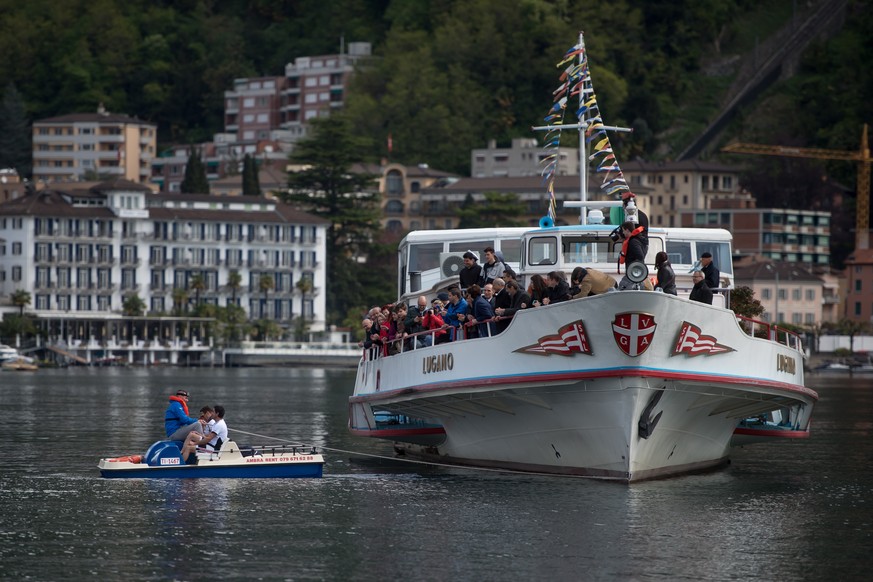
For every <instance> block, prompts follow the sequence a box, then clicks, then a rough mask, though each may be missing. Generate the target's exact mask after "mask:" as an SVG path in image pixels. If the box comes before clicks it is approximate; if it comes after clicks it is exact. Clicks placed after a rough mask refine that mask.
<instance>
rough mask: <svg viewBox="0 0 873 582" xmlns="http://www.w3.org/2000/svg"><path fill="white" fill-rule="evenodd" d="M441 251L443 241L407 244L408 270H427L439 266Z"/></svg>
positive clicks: (411, 271)
mask: <svg viewBox="0 0 873 582" xmlns="http://www.w3.org/2000/svg"><path fill="white" fill-rule="evenodd" d="M441 252H443V243H441V242H438V243H421V244H413V245H410V246H409V272H410V273H413V272H419V273H421V272H422V271H427V270H428V269H438V268H439V266H440V253H441Z"/></svg>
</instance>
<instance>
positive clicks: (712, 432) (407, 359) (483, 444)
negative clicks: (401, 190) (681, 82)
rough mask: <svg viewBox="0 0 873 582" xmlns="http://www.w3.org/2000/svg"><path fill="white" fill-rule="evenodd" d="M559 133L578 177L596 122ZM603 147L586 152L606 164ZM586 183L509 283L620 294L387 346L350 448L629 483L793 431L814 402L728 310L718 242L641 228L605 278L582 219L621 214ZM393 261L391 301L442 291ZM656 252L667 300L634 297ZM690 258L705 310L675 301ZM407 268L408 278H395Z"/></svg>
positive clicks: (786, 347) (532, 241)
mask: <svg viewBox="0 0 873 582" xmlns="http://www.w3.org/2000/svg"><path fill="white" fill-rule="evenodd" d="M584 52H585V50H584V43H583V41H582V37H581V36H580V40H579V44H578V45H576V46H575V47H573V49H571V51H568V54H573V55H578V56H579V58H580V65H579V67H575V66H574V68H573V71H582V74H583V80H582V81H580V82H583V85H582V87H581V90H580V89H579V88H578V87H576V86H575V85H573V83H571V82H570V81H568V89H567V91H568V93H569V92H571V91H572V92H576V93H580V94H582V95H584V96H585V99H588V101H586V103H587V107H586V109H587V111H588V112H591V111H592V110H593V109H594V108H592V107H591V103H592V101H591V97H592V95H593V93H592V90H591V89H590V77H587V76H586V75H587V60H586V61H584V62H583V61H581V59H582V58H583V57H584ZM569 70H570V68H568V71H569ZM571 77H572V74H571ZM571 80H572V79H571ZM559 97H560V95H559ZM556 103H558V102H557V101H556ZM594 107H596V104H595V106H594ZM580 109H582V108H581V107H580ZM594 113H597V112H596V110H595V111H594ZM562 127H563V128H577V129H578V130H579V131H580V133H581V132H585V135H582V136H580V140H579V142H580V144H583V145H582V147H580V150H581V151H580V154H581V156H582V159H583V160H585V162H586V163H587V158H586V157H585V147H584V144H585V143H586V139H585V138H586V137H587V136H589V135H590V133H591V131H592V130H597V132H599V131H601V129H602V128H603V127H604V126H603V125H602V121H600V118H599V115H598V116H596V117H594V118H585V117H584V116H582V117H580V119H579V123H578V124H574V125H572V126H570V125H565V126H562ZM602 144H603V142H600V143H598V145H599V146H600V148H599V149H598V151H602V150H603V149H604V147H605V148H607V149H611V148H609V146H608V143H607V144H606V146H603V145H602ZM595 155H596V154H595ZM592 157H593V156H592ZM584 166H585V164H583V167H584ZM615 167H617V164H616V165H615ZM583 174H584V172H583ZM618 174H619V175H620V170H619V172H618ZM612 175H613V178H611V179H610V181H609V184H610V185H612V186H614V185H615V184H616V179H615V177H614V176H615V175H616V174H615V172H614V170H613V173H612ZM607 179H609V175H608V176H607ZM586 182H587V180H586V178H585V177H584V176H583V178H582V180H581V184H582V188H581V198H582V199H581V201H580V202H579V203H577V204H576V205H577V206H579V207H581V208H582V209H583V210H582V215H581V216H580V223H581V224H580V225H578V226H554V224H553V217H552V216H549V217H544V218H543V220H542V221H541V224H540V228H539V229H532V230H528V231H526V232H524V233H523V234H521V235H520V236H518V240H519V245H518V248H519V249H520V256H519V263H518V264H519V272H520V275H521V278H520V279H521V280H520V283H522V286H523V287H524V286H525V285H524V284H525V283H526V282H527V280H528V279H529V278H530V277H531V276H532V275H534V274H543V275H544V274H546V273H549V272H551V271H562V272H564V273H569V272H570V271H571V270H572V269H573V268H574V267H576V266H585V267H589V268H595V269H598V270H601V271H604V272H608V273H609V274H611V275H612V276H613V277H614V278H615V279H616V280H619V279H622V280H623V281H625V283H626V285H625V286H626V287H628V288H626V289H625V290H622V291H615V292H608V293H604V294H602V295H597V296H590V297H586V298H582V299H574V300H570V301H564V302H560V303H555V304H551V305H545V306H539V307H536V308H532V309H524V310H521V311H518V312H517V313H516V315H515V316H514V318H512V321H511V322H510V323H509V326H508V327H507V328H506V330H505V331H503V332H502V333H500V334H496V335H492V333H491V331H490V330H489V333H488V335H487V336H486V337H479V338H476V339H465V336H464V334H463V333H460V334H459V337H458V338H456V339H455V341H453V342H449V343H444V344H439V345H434V346H432V347H423V348H419V347H417V345H413V346H412V349H404V347H403V346H402V345H400V346H399V352H400V353H396V354H395V355H390V356H389V355H387V354H388V353H391V351H390V350H384V351H382V349H379V348H375V349H372V350H371V351H370V353H369V354H368V355H367V356H366V357H365V358H363V359H362V361H361V362H360V364H359V366H358V371H357V376H356V381H355V389H354V393H353V395H352V396H351V397H350V399H349V429H350V431H351V432H352V433H353V434H356V435H360V436H367V437H373V438H382V439H388V440H391V441H394V443H395V450H396V451H397V452H398V453H401V454H407V455H414V456H416V457H420V458H424V459H429V460H433V461H437V462H441V463H453V464H459V465H472V466H482V467H491V468H501V469H509V470H518V471H530V472H537V473H549V474H560V475H578V476H586V477H598V478H605V479H612V480H617V481H622V482H634V481H640V480H644V479H651V478H658V477H665V476H672V475H678V474H682V473H688V472H693V471H699V470H704V469H709V468H713V467H717V466H719V465H722V464H724V463H726V462H727V461H728V453H729V449H730V446H731V442H732V438H733V436H734V433H735V431H736V429H737V428H738V425H739V424H740V423H741V422H742V421H743V420H745V419H748V418H750V417H754V416H756V415H766V414H770V413H771V412H772V411H774V410H777V409H781V408H789V409H792V410H794V411H795V413H794V414H795V416H794V420H793V426H794V427H795V429H796V430H797V431H808V429H809V421H810V416H811V414H812V410H813V407H814V405H815V402H816V401H817V399H818V396H817V394H816V393H815V392H814V391H812V390H810V389H808V388H806V387H805V385H804V377H803V374H804V369H803V358H804V352H803V348H802V345H801V341H800V338H799V337H798V336H797V335H796V334H793V333H791V332H789V331H786V330H782V329H779V328H778V327H776V326H772V325H768V324H767V323H764V322H760V321H754V320H750V319H747V318H744V317H740V316H738V315H737V314H735V313H734V312H733V311H731V310H730V309H729V308H728V306H729V290H730V287H731V285H732V282H733V277H732V267H731V251H730V241H731V236H730V233H728V232H727V231H724V230H719V229H669V228H649V230H648V234H649V250H648V254H647V256H646V261H645V263H646V264H643V263H634V264H631V265H628V266H627V268H621V269H619V268H618V263H617V258H618V254H619V252H620V250H621V242H620V241H616V240H615V239H614V237H613V236H611V235H612V234H613V231H614V229H615V226H614V225H606V224H600V223H599V220H589V217H598V218H599V217H600V216H602V214H603V209H606V210H607V211H609V208H610V207H613V206H621V202H618V203H616V202H615V201H610V200H606V201H592V202H589V201H588V200H587V193H586V191H585V184H586ZM604 182H605V183H607V180H604ZM587 208H590V209H591V211H590V212H589V213H588V215H586V214H585V209H587ZM587 222H591V224H586V223H587ZM513 235H515V233H513ZM463 236H464V235H463V233H460V232H457V231H444V235H443V237H444V240H446V241H451V240H453V239H454V238H455V237H463ZM498 236H500V235H499V234H498V233H495V234H494V237H498ZM408 246H409V245H406V246H404V244H403V243H402V244H401V249H400V252H401V256H400V257H399V268H400V271H401V272H400V273H399V280H400V290H399V291H400V297H401V300H403V301H410V300H412V298H413V297H415V296H417V295H426V296H428V297H433V296H434V295H436V293H437V292H439V291H442V290H443V289H444V288H445V287H444V286H445V285H446V284H447V283H448V282H449V281H450V280H451V279H440V277H439V274H437V279H439V281H438V282H437V283H436V284H434V286H433V287H430V288H416V285H415V283H417V282H419V281H421V280H429V279H428V277H427V275H426V274H422V273H421V272H422V271H423V270H424V269H422V266H423V265H421V264H416V262H415V261H414V260H413V257H414V256H415V257H421V256H422V254H423V253H421V252H417V250H416V249H414V248H407V247H408ZM431 251H432V249H431ZM659 251H665V252H667V253H668V255H669V256H670V257H671V262H673V268H674V271H675V273H676V276H677V277H676V278H677V286H678V287H679V288H680V293H679V295H678V296H674V295H669V294H664V293H660V292H653V291H646V290H643V289H642V287H643V283H644V281H645V280H646V279H647V277H648V270H649V267H650V266H653V263H654V256H655V254H656V253H657V252H659ZM704 251H708V252H710V253H711V254H712V256H713V258H714V262H716V264H717V265H718V267H719V268H720V269H721V271H722V275H723V277H722V280H721V287H722V288H721V289H719V290H718V291H719V292H717V293H716V295H715V298H714V301H713V304H712V305H707V304H703V303H698V302H694V301H690V300H689V298H688V292H689V290H690V288H691V286H692V284H691V279H690V270H691V267H693V260H694V257H698V256H700V254H701V253H703V252H704ZM404 252H407V253H408V255H407V256H404ZM433 254H436V253H433ZM673 259H675V260H673ZM686 263H692V264H686ZM410 265H412V266H413V267H414V268H415V269H416V271H417V272H416V276H415V277H410V276H409V273H407V272H405V271H406V270H407V269H409V268H410ZM684 267H689V268H688V269H687V270H686V269H685V268H684ZM437 268H439V267H437ZM618 271H620V272H618ZM625 278H626V279H625ZM455 281H456V280H455ZM423 333H433V332H423ZM401 343H402V342H401ZM411 343H412V344H417V342H411Z"/></svg>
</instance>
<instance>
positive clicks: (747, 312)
mask: <svg viewBox="0 0 873 582" xmlns="http://www.w3.org/2000/svg"><path fill="white" fill-rule="evenodd" d="M730 308H731V309H732V310H733V312H734V313H736V314H737V315H742V316H744V317H750V318H752V319H755V318H756V317H758V316H760V315H761V314H762V313H764V306H763V305H761V302H760V301H758V300H757V299H756V298H755V292H754V291H753V290H752V288H751V287H746V286H740V287H737V288H735V289H732V290H731V304H730Z"/></svg>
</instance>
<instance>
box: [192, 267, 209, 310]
mask: <svg viewBox="0 0 873 582" xmlns="http://www.w3.org/2000/svg"><path fill="white" fill-rule="evenodd" d="M188 289H190V290H191V291H194V308H195V309H196V308H197V307H199V306H200V294H201V293H202V292H203V291H206V279H204V278H203V275H201V274H200V273H198V274H196V275H194V276H192V277H191V279H190V280H189V281H188Z"/></svg>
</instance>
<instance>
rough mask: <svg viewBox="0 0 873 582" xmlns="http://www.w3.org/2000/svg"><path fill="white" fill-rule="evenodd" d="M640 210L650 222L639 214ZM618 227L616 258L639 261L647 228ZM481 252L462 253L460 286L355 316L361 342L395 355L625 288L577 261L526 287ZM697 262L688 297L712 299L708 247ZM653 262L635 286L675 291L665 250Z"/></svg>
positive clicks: (496, 329)
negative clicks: (650, 272)
mask: <svg viewBox="0 0 873 582" xmlns="http://www.w3.org/2000/svg"><path fill="white" fill-rule="evenodd" d="M639 214H640V215H642V218H644V219H645V221H646V222H648V218H647V217H645V215H644V214H643V213H641V212H640V213H639ZM619 230H620V232H621V235H620V236H621V237H622V238H623V242H622V252H621V254H620V262H622V263H625V264H626V265H630V264H632V263H634V262H637V261H639V262H644V261H645V256H646V252H647V251H648V246H649V242H648V236H647V232H646V230H647V229H646V227H645V226H644V225H642V224H638V223H635V222H632V221H626V222H624V223H623V224H622V225H621V226H620V227H619V228H618V229H616V231H619ZM484 254H485V257H486V262H485V264H484V265H479V264H478V257H477V256H476V254H475V253H473V252H472V251H467V252H466V253H464V255H463V259H464V267H463V268H462V269H461V270H460V273H459V277H458V279H459V281H458V284H454V285H451V286H450V287H448V288H447V289H446V290H445V291H442V292H440V293H438V294H437V296H436V297H435V298H434V299H433V300H431V301H430V303H428V299H427V297H426V296H424V295H422V296H420V297H418V300H417V301H416V304H415V305H413V306H407V305H406V303H405V302H402V301H401V302H398V303H396V304H388V305H383V306H375V307H373V308H371V309H370V311H369V312H368V313H367V315H366V316H365V317H364V319H363V321H362V322H361V325H362V327H363V330H364V340H363V341H361V342H360V345H361V346H362V347H364V348H366V349H368V350H369V349H371V348H379V351H381V353H382V354H383V355H393V354H396V353H399V352H401V351H407V350H411V349H415V348H421V347H427V346H431V345H438V344H443V343H446V342H451V341H456V340H458V339H468V338H475V337H489V336H493V335H497V334H500V333H502V332H503V331H504V330H505V329H506V328H507V327H508V326H509V323H510V320H511V319H512V317H513V316H514V315H515V314H516V313H518V311H519V310H521V309H530V308H536V307H539V306H541V305H551V304H554V303H560V302H562V301H570V300H572V299H580V298H583V297H590V296H592V295H600V294H602V293H608V292H611V291H617V290H619V289H622V288H626V287H625V286H624V283H625V281H624V280H623V281H622V284H620V283H619V282H618V281H616V280H615V278H613V277H612V276H611V275H609V274H607V273H605V272H603V271H599V270H597V269H592V268H585V267H576V268H575V269H573V272H572V274H571V275H570V280H569V281H567V279H566V275H565V274H564V273H563V272H561V271H552V272H550V273H548V274H547V275H545V276H543V275H540V274H534V275H531V277H530V284H529V285H528V286H527V288H526V289H525V288H523V287H522V286H521V285H520V284H519V282H518V280H517V278H516V274H515V272H514V271H513V270H512V268H510V267H509V266H507V265H506V264H505V263H504V262H503V260H502V257H500V256H499V254H498V253H496V252H495V251H494V249H493V248H492V247H487V248H486V249H485V251H484ZM700 265H701V266H700V270H697V271H695V272H694V274H693V281H694V288H693V289H692V290H691V294H690V299H691V300H693V301H699V302H702V303H708V304H712V296H713V293H712V289H714V288H717V287H718V285H719V272H718V269H717V268H716V267H715V265H714V264H713V262H712V255H711V254H710V253H708V252H706V253H703V254H702V255H701V257H700ZM655 268H656V269H657V276H656V277H655V278H653V280H650V279H645V280H644V281H642V282H641V283H639V284H638V286H637V287H636V288H643V289H648V290H657V291H660V292H663V293H667V294H670V295H677V287H676V274H675V273H674V272H673V267H672V265H671V264H670V260H669V257H668V255H667V253H665V252H663V251H662V252H659V253H657V255H656V256H655Z"/></svg>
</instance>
